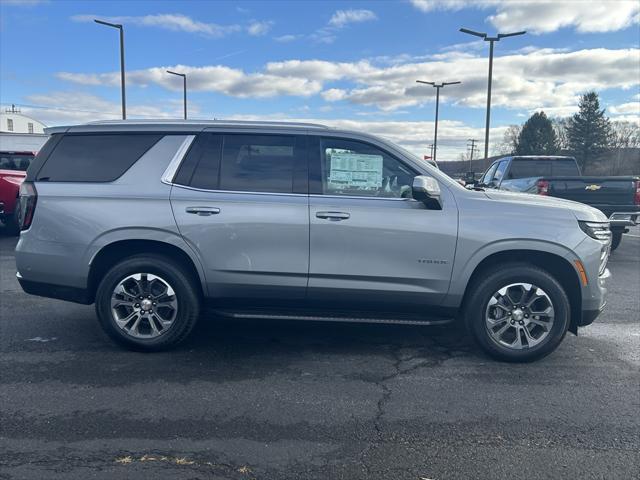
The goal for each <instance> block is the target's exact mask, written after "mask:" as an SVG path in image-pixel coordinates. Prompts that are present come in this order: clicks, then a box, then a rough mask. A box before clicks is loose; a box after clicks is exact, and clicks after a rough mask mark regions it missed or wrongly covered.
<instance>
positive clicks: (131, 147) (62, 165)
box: [37, 134, 162, 182]
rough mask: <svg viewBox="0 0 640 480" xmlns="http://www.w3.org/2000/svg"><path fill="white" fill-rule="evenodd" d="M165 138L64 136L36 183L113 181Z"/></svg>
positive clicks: (133, 135)
mask: <svg viewBox="0 0 640 480" xmlns="http://www.w3.org/2000/svg"><path fill="white" fill-rule="evenodd" d="M161 137H162V135H157V134H153V135H152V134H117V135H65V136H64V137H62V139H60V141H59V142H58V144H57V146H56V147H55V149H54V150H53V152H52V153H51V155H49V158H48V159H47V160H46V162H45V164H44V166H43V167H42V169H41V170H40V172H39V173H38V176H37V180H43V181H45V180H46V181H51V182H111V181H113V180H115V179H116V178H118V177H120V176H121V175H122V174H123V173H124V172H126V171H127V169H128V168H129V167H131V165H133V164H134V163H135V162H136V160H138V159H139V158H140V157H141V156H142V155H144V153H145V152H146V151H147V150H149V148H151V147H152V146H153V145H154V144H155V143H156V142H157V141H158V140H160V138H161Z"/></svg>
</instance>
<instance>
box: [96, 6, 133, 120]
mask: <svg viewBox="0 0 640 480" xmlns="http://www.w3.org/2000/svg"><path fill="white" fill-rule="evenodd" d="M94 22H96V23H99V24H100V25H106V26H107V27H113V28H117V29H118V30H120V88H121V89H122V119H123V120H126V118H127V100H126V96H125V93H124V28H122V25H120V24H118V23H109V22H104V21H102V20H95V19H94Z"/></svg>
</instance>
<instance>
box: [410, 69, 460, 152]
mask: <svg viewBox="0 0 640 480" xmlns="http://www.w3.org/2000/svg"><path fill="white" fill-rule="evenodd" d="M416 83H424V84H425V85H431V86H432V87H435V89H436V125H435V132H434V134H433V154H432V155H431V157H432V159H433V161H434V162H435V161H436V155H437V150H438V106H439V105H440V89H441V88H442V87H444V86H445V85H457V84H459V83H462V82H441V83H435V82H425V81H422V80H416Z"/></svg>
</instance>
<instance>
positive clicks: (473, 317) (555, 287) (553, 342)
mask: <svg viewBox="0 0 640 480" xmlns="http://www.w3.org/2000/svg"><path fill="white" fill-rule="evenodd" d="M515 283H528V284H533V285H536V286H538V287H540V288H541V289H543V290H544V292H546V294H547V295H548V297H549V298H550V300H551V302H552V304H553V309H554V314H555V317H554V322H553V325H552V326H551V328H550V330H549V333H548V334H547V336H546V338H545V339H543V340H542V341H541V343H539V344H537V345H535V346H532V347H529V348H523V349H521V350H516V349H513V348H509V347H505V346H502V345H500V344H498V343H497V342H496V341H494V340H493V338H492V337H491V335H490V334H489V330H488V328H487V326H486V323H485V315H486V312H487V306H488V303H489V301H490V299H491V297H492V296H493V294H494V293H495V292H497V291H498V290H500V289H501V288H503V287H505V286H507V285H510V284H515ZM470 288H471V290H470V296H469V298H468V301H466V304H465V320H466V324H467V328H468V330H469V332H470V333H471V335H472V337H473V339H474V340H475V342H476V343H477V344H478V346H479V347H480V348H481V349H482V350H483V351H484V352H485V353H487V354H488V355H490V356H491V357H493V358H495V359H498V360H502V361H506V362H531V361H534V360H538V359H540V358H543V357H545V356H546V355H549V354H550V353H551V352H553V351H554V350H555V349H556V348H557V347H558V345H560V343H561V342H562V340H563V338H564V336H565V334H566V333H567V330H568V328H569V323H570V315H571V308H570V303H569V299H568V297H567V294H566V292H565V290H564V289H563V287H562V285H560V283H559V282H558V281H557V280H556V279H555V278H554V277H553V276H552V275H551V274H550V273H548V272H547V271H545V270H543V269H540V268H538V267H535V266H533V265H531V264H527V263H509V264H507V265H499V266H495V267H494V268H493V269H491V270H488V271H485V272H483V274H482V275H481V276H479V278H478V279H477V280H476V281H475V282H474V284H473V285H471V286H470Z"/></svg>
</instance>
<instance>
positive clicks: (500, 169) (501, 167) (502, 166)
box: [493, 160, 509, 184]
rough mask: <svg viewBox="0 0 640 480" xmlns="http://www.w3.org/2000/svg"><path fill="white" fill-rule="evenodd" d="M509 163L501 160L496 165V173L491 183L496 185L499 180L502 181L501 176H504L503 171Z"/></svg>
mask: <svg viewBox="0 0 640 480" xmlns="http://www.w3.org/2000/svg"><path fill="white" fill-rule="evenodd" d="M508 164H509V162H508V161H507V160H503V161H502V162H500V163H499V164H498V168H497V169H496V173H495V174H494V175H493V183H494V184H498V183H500V180H502V176H503V175H504V171H505V170H506V169H507V165H508Z"/></svg>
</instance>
